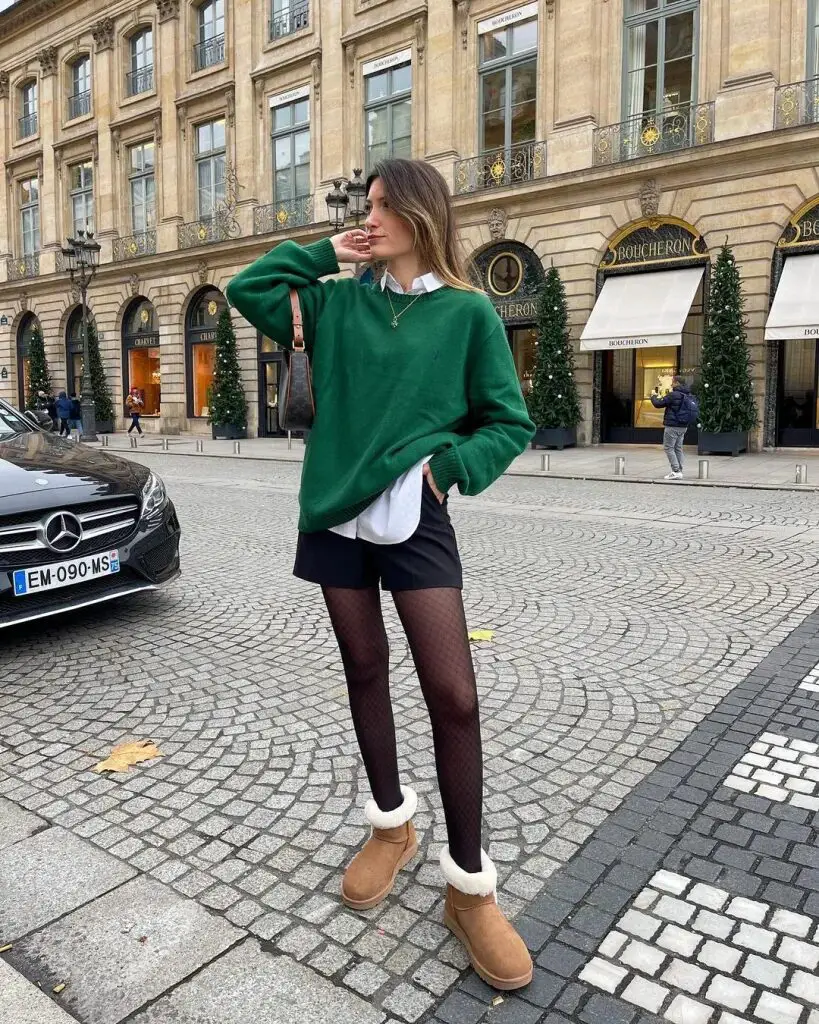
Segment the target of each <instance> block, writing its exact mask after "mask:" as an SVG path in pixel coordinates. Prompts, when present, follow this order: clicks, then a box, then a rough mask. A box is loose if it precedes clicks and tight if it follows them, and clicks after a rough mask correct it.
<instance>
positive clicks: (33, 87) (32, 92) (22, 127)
mask: <svg viewBox="0 0 819 1024" xmlns="http://www.w3.org/2000/svg"><path fill="white" fill-rule="evenodd" d="M17 127H18V132H17V136H18V138H20V139H27V138H29V137H30V136H31V135H36V134H37V128H38V124H37V79H36V78H33V79H30V80H29V81H28V82H24V83H23V84H22V85H21V86H20V113H19V114H18V118H17Z"/></svg>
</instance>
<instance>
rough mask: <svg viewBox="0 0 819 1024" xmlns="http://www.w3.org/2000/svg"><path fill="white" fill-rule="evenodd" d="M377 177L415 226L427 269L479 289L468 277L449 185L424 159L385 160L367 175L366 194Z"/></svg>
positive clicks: (443, 278)
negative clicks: (456, 230)
mask: <svg viewBox="0 0 819 1024" xmlns="http://www.w3.org/2000/svg"><path fill="white" fill-rule="evenodd" d="M376 178H380V179H381V182H382V184H383V186H384V196H385V198H386V199H387V200H388V201H389V204H390V207H391V208H392V210H393V211H394V212H395V213H396V214H398V216H399V217H402V218H403V219H404V220H405V221H406V222H407V223H408V224H409V226H410V227H411V228H412V233H413V245H414V248H415V250H416V252H417V254H418V259H419V262H420V263H421V265H422V266H423V267H424V269H425V270H426V271H428V272H430V273H433V274H435V275H436V277H438V278H440V280H441V281H443V282H444V284H448V285H449V286H450V287H451V288H460V289H461V290H462V291H471V292H480V291H481V289H480V288H475V287H474V285H472V284H470V283H469V281H468V280H467V274H466V271H465V270H464V267H463V263H462V261H461V257H460V254H459V252H458V241H457V236H456V232H455V214H454V211H453V209H452V197H451V196H450V194H449V187H448V185H447V183H446V181H445V179H444V177H443V175H442V174H441V173H440V171H437V170H436V169H435V168H434V167H433V166H432V165H431V164H428V163H425V162H424V161H423V160H402V159H397V158H396V159H392V160H382V161H380V163H377V164H376V165H375V167H374V168H373V170H372V173H371V174H370V175H369V177H368V178H367V195H369V193H370V187H371V186H372V183H373V182H374V181H375V179H376Z"/></svg>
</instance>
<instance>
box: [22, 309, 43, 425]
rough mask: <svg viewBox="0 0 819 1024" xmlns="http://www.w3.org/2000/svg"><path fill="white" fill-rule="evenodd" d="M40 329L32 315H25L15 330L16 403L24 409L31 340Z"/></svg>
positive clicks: (29, 366)
mask: <svg viewBox="0 0 819 1024" xmlns="http://www.w3.org/2000/svg"><path fill="white" fill-rule="evenodd" d="M39 329H40V322H39V320H38V319H37V317H36V316H35V315H34V314H33V313H26V315H25V316H24V317H23V319H22V320H21V321H20V326H19V327H18V328H17V401H18V404H19V407H20V408H21V409H25V407H26V401H27V398H28V392H29V380H30V369H31V339H32V336H33V335H34V332H35V331H38V330H39Z"/></svg>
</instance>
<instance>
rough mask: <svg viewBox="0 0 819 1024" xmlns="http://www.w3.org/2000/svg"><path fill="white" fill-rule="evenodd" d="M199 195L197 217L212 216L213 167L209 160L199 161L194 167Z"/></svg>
mask: <svg viewBox="0 0 819 1024" xmlns="http://www.w3.org/2000/svg"><path fill="white" fill-rule="evenodd" d="M196 178H197V185H198V189H197V191H198V195H199V216H200V217H210V216H212V215H213V165H212V163H211V161H210V160H201V161H200V162H199V163H198V164H197V166H196Z"/></svg>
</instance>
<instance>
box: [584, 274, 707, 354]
mask: <svg viewBox="0 0 819 1024" xmlns="http://www.w3.org/2000/svg"><path fill="white" fill-rule="evenodd" d="M702 275H703V268H702V267H688V268H687V269H685V270H661V271H656V270H652V271H649V272H647V273H639V272H638V273H634V274H623V275H621V276H618V277H607V278H606V280H605V282H604V284H603V288H602V289H601V291H600V294H599V295H598V296H597V302H595V304H594V309H593V310H592V312H591V316H590V317H589V320H588V323H587V324H586V326H585V327H584V328H583V333H582V335H581V336H580V349H581V351H582V352H595V351H597V350H598V349H618V348H656V347H658V346H660V345H681V344H682V332H683V327H684V326H685V321H686V318H687V316H688V314H689V312H690V310H691V303H692V302H693V301H694V296H695V295H696V294H697V288H699V285H700V281H701V280H702Z"/></svg>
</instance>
